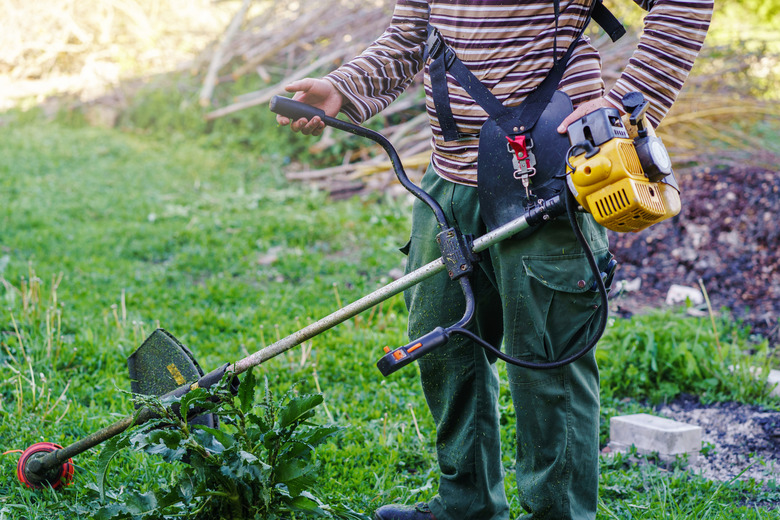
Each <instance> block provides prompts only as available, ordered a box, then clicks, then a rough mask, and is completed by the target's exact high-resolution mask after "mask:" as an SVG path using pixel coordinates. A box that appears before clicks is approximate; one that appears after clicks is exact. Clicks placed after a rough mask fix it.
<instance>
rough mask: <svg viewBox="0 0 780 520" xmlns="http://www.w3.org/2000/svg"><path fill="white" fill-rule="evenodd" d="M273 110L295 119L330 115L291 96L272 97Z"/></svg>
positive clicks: (271, 105)
mask: <svg viewBox="0 0 780 520" xmlns="http://www.w3.org/2000/svg"><path fill="white" fill-rule="evenodd" d="M270 107H271V112H274V113H277V114H279V115H280V116H284V117H288V118H290V119H291V120H293V121H295V120H297V119H301V118H306V119H308V120H309V121H311V120H312V119H313V118H314V117H315V116H319V117H320V119H323V120H324V119H325V118H326V117H328V116H327V115H325V112H324V111H323V110H320V109H319V108H314V107H313V106H311V105H307V104H306V103H301V102H300V101H293V100H292V99H290V98H286V97H283V96H274V97H273V99H271V104H270Z"/></svg>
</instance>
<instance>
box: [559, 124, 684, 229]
mask: <svg viewBox="0 0 780 520" xmlns="http://www.w3.org/2000/svg"><path fill="white" fill-rule="evenodd" d="M600 148H601V150H600V152H599V153H597V154H596V155H594V156H593V157H591V158H586V157H585V153H582V154H580V155H578V156H575V157H571V158H570V164H571V167H573V170H572V169H569V171H568V173H569V175H568V176H567V182H568V184H569V188H570V189H571V191H572V193H573V194H574V196H575V198H576V199H577V202H579V204H580V205H581V206H582V207H583V208H584V209H585V210H586V211H588V212H589V213H590V214H591V215H593V218H595V219H596V222H598V223H599V224H601V225H602V226H604V227H605V228H607V229H610V230H612V231H618V232H629V231H633V232H637V231H641V230H643V229H645V228H647V227H649V226H651V225H653V224H655V223H657V222H661V221H662V220H666V219H668V218H671V217H673V216H675V215H677V214H678V213H680V209H681V207H682V205H681V201H680V192H679V191H678V190H677V189H675V187H674V186H672V185H671V184H668V183H666V182H663V181H661V182H651V181H649V180H648V179H647V176H646V175H645V174H644V172H643V171H642V165H641V163H640V161H639V157H638V156H637V153H636V149H635V148H634V145H633V142H632V141H631V139H623V138H614V139H612V140H610V141H608V142H606V143H604V144H602V145H601V146H600Z"/></svg>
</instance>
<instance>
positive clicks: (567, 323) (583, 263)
mask: <svg viewBox="0 0 780 520" xmlns="http://www.w3.org/2000/svg"><path fill="white" fill-rule="evenodd" d="M595 256H596V263H597V265H598V266H599V269H600V271H602V272H604V273H606V276H602V278H604V279H605V281H606V282H611V279H612V276H611V272H610V271H614V265H613V263H611V260H612V254H611V253H610V252H609V251H608V250H606V249H604V250H601V251H598V252H596V253H595ZM523 268H524V269H525V274H526V280H527V288H526V289H527V290H526V297H527V298H528V302H529V304H528V312H529V317H530V318H531V322H532V323H533V328H534V332H535V333H536V338H537V342H535V343H536V348H535V349H534V350H536V352H535V355H537V356H543V358H544V359H545V360H546V361H557V360H560V359H563V358H565V357H567V356H570V355H571V354H574V353H575V352H577V351H579V350H580V349H581V348H582V347H583V346H584V345H585V344H586V343H587V342H588V341H590V340H591V339H592V338H591V336H590V334H589V333H588V332H591V331H590V330H589V329H591V325H592V322H593V318H594V317H595V316H596V315H597V314H598V313H597V311H598V309H599V306H600V303H601V302H600V297H599V293H598V289H597V285H596V276H595V275H594V273H593V272H592V270H591V268H590V266H589V265H588V261H587V258H586V257H585V254H584V253H578V254H571V255H539V256H525V257H523ZM580 331H585V333H581V332H580ZM577 335H579V336H580V337H579V338H577ZM539 343H541V345H539ZM542 350H543V352H542Z"/></svg>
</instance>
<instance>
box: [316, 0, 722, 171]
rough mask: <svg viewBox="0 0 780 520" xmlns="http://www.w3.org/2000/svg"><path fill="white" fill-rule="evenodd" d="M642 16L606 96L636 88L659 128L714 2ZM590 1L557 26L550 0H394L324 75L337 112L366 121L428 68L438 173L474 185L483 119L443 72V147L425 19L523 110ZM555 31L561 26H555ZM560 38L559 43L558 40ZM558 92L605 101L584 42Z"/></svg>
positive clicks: (660, 3) (698, 0)
mask: <svg viewBox="0 0 780 520" xmlns="http://www.w3.org/2000/svg"><path fill="white" fill-rule="evenodd" d="M634 2H636V3H637V4H639V5H640V6H641V7H642V8H644V9H645V10H648V11H649V12H648V14H647V16H646V17H645V20H644V31H643V33H642V36H641V38H640V40H639V43H638V46H637V48H636V50H635V52H634V53H633V56H632V57H631V59H630V61H629V63H628V65H627V67H626V68H625V70H624V71H623V73H622V75H621V76H620V78H619V79H618V81H617V82H616V84H615V85H614V87H613V88H612V89H611V90H610V91H609V92H607V93H606V99H607V100H608V101H610V102H611V103H612V104H614V105H615V106H617V107H620V106H621V104H620V100H621V99H622V97H623V95H624V94H625V93H627V92H629V91H632V90H639V91H641V92H642V93H643V94H644V95H645V97H646V98H647V99H648V101H650V106H651V108H650V110H649V111H648V117H649V119H650V120H651V122H652V123H654V124H657V123H658V122H660V120H661V119H662V118H663V116H664V115H665V114H666V113H667V112H668V110H669V108H670V107H671V105H672V103H673V102H674V100H675V98H676V97H677V94H678V93H679V92H680V89H681V88H682V85H683V82H684V81H685V79H686V78H687V76H688V73H689V71H690V70H691V67H692V66H693V61H694V59H695V58H696V56H697V54H698V52H699V50H700V49H701V46H702V44H703V42H704V37H705V35H706V32H707V29H708V27H709V22H710V19H711V16H712V9H713V1H712V0H634ZM589 5H590V0H569V1H568V2H567V0H562V2H561V5H560V14H559V17H558V21H557V24H556V20H555V13H554V8H553V2H550V1H546V2H542V1H538V0H527V1H524V0H429V1H426V0H397V2H396V6H395V10H394V12H393V17H392V21H391V24H390V26H389V27H388V28H387V30H386V31H385V32H384V34H382V36H380V37H379V38H378V39H377V40H376V41H375V42H374V43H373V44H371V45H370V46H369V47H368V48H367V49H366V50H365V51H364V52H363V53H362V54H361V55H360V56H358V57H356V58H355V59H353V60H351V61H350V62H348V63H346V64H344V65H342V66H341V67H339V68H338V69H337V70H335V71H333V72H332V73H330V74H328V75H327V76H326V79H328V80H329V81H331V82H332V83H333V84H334V85H335V86H336V88H337V89H338V90H339V91H340V92H341V93H342V95H343V96H344V97H345V99H346V103H345V105H344V106H343V107H342V111H343V112H344V113H345V114H347V116H349V117H350V118H351V119H352V120H353V121H356V122H362V121H364V120H366V119H368V118H369V117H371V116H373V115H374V114H376V113H378V112H379V111H381V110H382V109H383V108H385V107H386V106H387V105H388V104H389V103H390V102H392V101H393V100H394V99H395V98H396V97H397V96H398V95H399V94H400V93H401V92H402V91H403V90H404V89H406V88H407V87H408V86H409V84H410V83H411V81H412V80H413V78H414V76H415V75H416V74H417V73H418V72H419V71H420V70H421V69H423V68H424V71H425V74H424V86H425V92H426V106H427V111H428V115H429V117H430V123H431V129H432V133H433V142H432V144H433V156H432V160H433V165H434V168H435V170H436V172H437V173H438V174H439V175H441V176H443V177H445V178H447V179H449V180H452V181H454V182H459V183H463V184H471V185H474V184H476V163H477V147H478V138H479V130H480V127H481V126H482V124H483V123H484V122H485V120H486V118H487V114H486V113H485V112H484V110H482V108H481V107H480V106H479V105H477V104H476V103H475V102H474V100H473V99H471V97H470V96H469V95H468V94H467V93H466V92H465V90H463V88H461V87H460V85H458V82H457V81H456V80H455V79H454V78H453V77H452V76H451V75H449V74H448V75H447V83H448V90H449V94H450V102H451V106H452V112H453V115H454V117H455V122H456V124H457V125H458V131H459V132H460V133H461V134H465V135H464V137H462V138H461V139H458V140H457V141H451V142H445V141H444V139H443V138H442V134H441V128H440V126H439V122H438V119H437V117H436V111H435V108H434V104H433V99H432V96H431V87H430V77H429V75H428V65H427V64H425V63H423V48H424V44H425V40H426V37H427V31H426V26H427V24H428V22H429V6H430V23H431V24H432V25H434V26H435V27H437V28H438V29H439V31H440V32H441V34H442V37H443V38H444V40H445V41H446V43H447V44H448V45H449V46H450V47H451V48H452V49H453V51H455V53H456V54H457V56H458V58H460V60H461V61H462V62H463V63H464V64H465V65H466V66H467V67H468V68H469V70H471V71H472V72H473V73H474V74H475V75H476V77H477V78H478V79H479V80H480V81H481V82H482V83H483V84H484V85H486V86H487V87H488V88H490V89H491V91H492V92H493V94H494V95H495V96H496V97H497V98H498V99H499V100H501V101H502V102H503V103H504V104H505V105H507V106H516V105H519V104H520V103H521V102H522V101H523V100H524V99H525V97H526V95H527V94H528V93H529V92H531V91H532V90H533V89H534V88H536V86H537V85H538V84H539V83H540V82H541V81H542V80H543V79H544V77H545V76H546V75H547V72H548V71H549V69H550V68H551V67H552V63H553V52H554V51H553V49H554V47H555V48H557V52H558V56H559V57H560V56H561V55H563V54H564V53H565V51H566V49H567V48H568V47H569V45H570V44H571V43H572V41H573V40H574V38H575V37H576V36H577V35H578V34H579V32H580V28H581V27H582V25H583V23H585V20H586V18H587V13H588V9H589ZM556 25H557V30H556ZM556 34H557V45H555V46H554V43H553V42H554V37H555V36H556ZM558 88H559V89H560V90H562V91H564V92H565V93H567V94H568V95H569V96H570V97H571V99H572V102H573V103H574V105H575V106H577V105H579V104H581V103H582V102H584V101H588V100H590V99H594V98H598V97H601V96H603V95H604V88H605V87H604V82H603V81H602V79H601V59H600V57H599V54H598V52H597V51H596V49H594V48H593V46H592V45H591V43H590V41H589V40H588V39H587V38H586V37H583V38H581V39H580V40H579V42H578V43H577V44H576V47H575V50H574V53H573V55H572V57H571V58H570V60H569V63H568V64H567V68H566V72H565V74H564V76H563V79H562V80H561V82H560V84H559V86H558Z"/></svg>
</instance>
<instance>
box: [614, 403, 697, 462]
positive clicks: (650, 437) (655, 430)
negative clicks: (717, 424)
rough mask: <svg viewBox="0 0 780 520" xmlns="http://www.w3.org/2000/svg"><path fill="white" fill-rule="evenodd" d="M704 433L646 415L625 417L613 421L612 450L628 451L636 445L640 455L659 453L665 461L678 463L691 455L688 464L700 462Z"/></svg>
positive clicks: (669, 420)
mask: <svg viewBox="0 0 780 520" xmlns="http://www.w3.org/2000/svg"><path fill="white" fill-rule="evenodd" d="M701 435H702V429H701V427H699V426H694V425H691V424H685V423H681V422H678V421H673V420H671V419H664V418H663V417H656V416H654V415H649V414H646V413H639V414H634V415H621V416H617V417H612V419H610V421H609V437H610V443H609V447H610V449H611V450H613V451H626V450H628V449H629V448H630V447H631V446H632V445H633V446H636V449H637V451H638V452H639V453H642V454H649V453H654V452H655V453H658V455H659V457H661V459H662V460H674V459H675V457H676V456H677V455H684V454H688V461H689V462H691V463H694V462H696V459H697V458H698V456H699V451H701Z"/></svg>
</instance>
